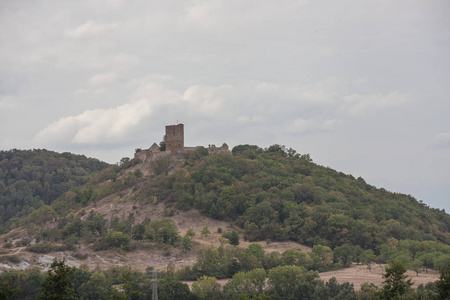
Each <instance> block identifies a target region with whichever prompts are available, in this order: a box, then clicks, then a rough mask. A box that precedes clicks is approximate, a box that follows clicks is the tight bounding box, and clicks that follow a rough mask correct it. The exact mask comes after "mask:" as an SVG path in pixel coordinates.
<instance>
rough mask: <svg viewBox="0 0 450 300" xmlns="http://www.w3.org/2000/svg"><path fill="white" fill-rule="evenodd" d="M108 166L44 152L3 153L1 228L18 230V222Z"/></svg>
mask: <svg viewBox="0 0 450 300" xmlns="http://www.w3.org/2000/svg"><path fill="white" fill-rule="evenodd" d="M108 166H109V164H107V163H104V162H101V161H99V160H98V159H93V158H87V157H86V156H84V155H74V154H71V153H62V154H59V153H56V152H52V151H48V150H45V149H35V150H17V149H13V150H9V151H0V226H5V225H6V226H8V225H11V224H13V226H15V225H14V224H15V223H16V222H17V221H18V219H19V218H21V217H24V216H26V215H28V214H29V213H31V212H32V211H34V210H36V209H38V208H40V207H42V206H43V205H51V204H52V203H53V202H54V201H55V200H56V199H57V198H58V197H59V196H61V195H63V194H64V193H65V192H67V191H69V190H70V189H73V188H78V187H81V186H83V185H84V184H86V183H87V182H88V181H89V179H90V178H91V177H92V176H93V174H94V173H95V172H97V171H100V170H102V169H104V168H106V167H108ZM16 225H17V224H16Z"/></svg>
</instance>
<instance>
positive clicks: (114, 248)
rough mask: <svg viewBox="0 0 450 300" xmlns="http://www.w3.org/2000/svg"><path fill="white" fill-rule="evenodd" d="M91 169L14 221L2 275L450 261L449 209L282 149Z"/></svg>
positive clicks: (221, 274)
mask: <svg viewBox="0 0 450 300" xmlns="http://www.w3.org/2000/svg"><path fill="white" fill-rule="evenodd" d="M43 153H44V154H45V155H49V154H48V153H47V151H43ZM32 154H33V155H34V156H35V158H34V159H35V160H36V161H39V159H38V157H39V155H38V154H39V153H37V152H32ZM52 155H57V154H52ZM67 155H68V154H61V156H67ZM34 156H33V157H34ZM54 159H56V158H54ZM65 159H68V158H65ZM15 160H17V159H15ZM10 161H11V158H8V162H10ZM13 161H14V160H13ZM88 161H89V160H88ZM64 163H65V166H68V162H66V161H64ZM92 163H93V164H94V165H93V166H91V168H92V170H91V171H92V172H88V171H87V170H86V169H83V170H84V172H81V169H80V167H75V169H78V170H79V172H78V173H77V172H74V170H73V169H71V168H70V167H67V168H65V169H64V168H56V167H53V171H52V172H49V173H48V175H47V177H46V178H53V177H51V176H56V174H60V173H61V172H62V171H58V170H60V169H61V170H65V171H64V172H65V173H68V174H80V175H83V176H84V177H80V178H79V180H80V181H79V183H80V184H79V185H76V184H75V183H76V182H77V181H75V180H74V179H72V181H70V180H69V181H66V182H71V183H72V184H73V185H71V186H70V187H68V188H65V189H60V190H57V191H58V192H56V194H55V195H54V197H53V198H51V200H49V201H47V202H45V201H44V200H42V202H41V203H40V205H39V206H38V207H37V209H35V210H32V212H31V213H30V214H28V215H26V214H25V216H24V217H22V218H14V219H10V220H9V221H8V222H9V223H8V224H9V227H6V228H7V230H6V231H8V232H6V233H5V234H4V235H2V236H1V240H2V241H3V243H2V245H3V248H4V250H2V254H0V260H1V263H2V265H3V267H4V268H8V267H14V268H20V267H23V268H31V267H32V266H44V267H45V266H49V265H50V263H51V258H52V257H58V258H67V259H68V262H70V263H71V264H73V265H74V266H82V265H85V266H86V267H87V268H88V269H91V270H93V269H97V270H108V269H110V268H111V267H113V266H115V267H121V266H127V267H130V268H132V269H135V270H140V271H142V272H144V271H145V270H146V269H147V270H148V267H156V268H157V269H159V270H167V271H169V270H172V271H171V272H174V270H173V269H174V266H171V264H173V263H176V264H177V265H176V267H175V270H176V271H175V272H176V275H177V278H179V279H183V280H193V279H196V278H199V277H201V276H204V275H207V276H214V277H217V278H227V277H228V278H229V277H231V276H233V275H234V274H235V273H236V272H239V271H250V270H253V269H255V268H259V267H261V268H264V269H266V270H270V269H271V268H274V267H276V266H282V265H292V264H293V265H298V266H299V267H302V268H306V269H308V270H313V271H320V272H323V271H328V270H336V269H339V268H342V267H346V266H350V265H351V263H352V262H355V263H365V264H367V265H369V266H370V264H371V263H372V262H377V263H389V262H391V261H393V260H398V261H401V262H402V263H404V264H405V265H407V266H408V267H409V268H410V269H413V270H415V271H416V272H420V271H421V270H422V269H425V268H431V269H437V268H438V267H442V266H446V265H447V264H448V263H449V262H450V246H449V241H450V234H449V229H450V216H449V215H448V214H447V213H445V211H443V210H439V209H433V208H430V207H428V206H427V205H426V204H424V203H421V202H419V201H417V200H416V199H414V198H413V197H412V196H410V195H403V194H398V193H391V192H389V191H386V190H384V189H382V188H376V187H374V186H371V185H370V184H367V183H366V182H365V181H364V179H362V178H354V177H353V176H352V175H347V174H344V173H341V172H338V171H335V170H332V169H330V168H327V167H323V166H320V165H317V164H315V163H314V162H313V161H312V159H311V158H310V156H309V155H308V154H305V155H300V154H298V153H297V152H296V151H295V150H293V149H286V148H285V147H284V146H280V145H273V146H270V147H268V148H266V149H262V148H259V147H257V146H253V145H239V146H236V147H235V148H233V151H232V153H218V154H209V155H208V151H207V150H206V149H205V148H202V147H199V148H198V149H197V150H195V151H193V152H190V153H188V154H186V156H185V157H174V156H170V155H161V156H158V157H157V158H155V159H152V160H147V161H145V162H142V161H140V160H139V159H137V158H134V159H131V160H130V159H127V158H124V159H122V160H121V163H120V164H118V165H112V166H108V167H106V168H104V167H105V164H103V163H99V162H96V161H95V160H94V161H92ZM87 165H89V164H87ZM44 166H45V164H42V167H43V168H44ZM29 168H33V166H29V167H28V168H27V169H29ZM55 168H56V169H55ZM24 169H25V168H23V167H22V168H21V169H19V168H18V167H17V171H15V173H16V174H19V175H20V172H18V171H21V170H24ZM27 169H25V170H27ZM10 173H14V172H10ZM28 173H30V172H29V171H28ZM8 174H9V173H8ZM46 174H47V173H46ZM24 176H25V175H20V176H19V177H20V178H25V177H24ZM8 178H12V177H11V176H10V177H8ZM9 180H11V179H9ZM22 180H23V181H24V182H22V184H29V182H33V180H32V181H27V180H25V179H22ZM53 180H54V181H55V180H56V179H53ZM62 182H64V181H62ZM83 183H85V184H84V185H82V184H83ZM8 184H10V181H8ZM5 186H6V185H5ZM48 186H50V187H52V185H48ZM9 190H11V189H9ZM53 190H55V189H53ZM16 191H17V190H16ZM59 191H60V192H59ZM19 211H21V210H19ZM17 216H18V215H17ZM11 220H13V221H11ZM233 234H236V235H237V244H238V245H239V246H238V247H232V246H230V245H228V246H227V244H229V243H232V244H233V243H236V241H235V242H232V236H233ZM243 240H244V241H243ZM293 249H296V250H293ZM205 257H210V258H209V260H208V261H209V262H210V263H212V264H213V265H210V264H209V263H207V261H206V260H205Z"/></svg>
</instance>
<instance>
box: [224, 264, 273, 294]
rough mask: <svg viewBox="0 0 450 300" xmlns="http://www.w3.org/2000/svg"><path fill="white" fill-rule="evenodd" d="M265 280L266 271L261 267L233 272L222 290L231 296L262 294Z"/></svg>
mask: <svg viewBox="0 0 450 300" xmlns="http://www.w3.org/2000/svg"><path fill="white" fill-rule="evenodd" d="M265 281H266V271H265V270H264V269H262V268H258V269H253V270H251V271H248V272H239V273H236V274H234V276H233V278H232V279H231V280H229V281H228V282H227V284H226V285H225V286H224V288H223V289H224V291H225V292H226V293H228V294H231V295H233V296H235V297H236V296H240V295H245V296H247V297H253V296H256V295H259V294H262V292H263V291H264V286H265Z"/></svg>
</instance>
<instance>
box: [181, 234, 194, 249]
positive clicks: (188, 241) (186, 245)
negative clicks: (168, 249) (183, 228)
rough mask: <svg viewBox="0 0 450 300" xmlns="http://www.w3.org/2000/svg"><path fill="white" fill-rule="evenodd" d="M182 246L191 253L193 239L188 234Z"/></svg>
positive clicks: (182, 241)
mask: <svg viewBox="0 0 450 300" xmlns="http://www.w3.org/2000/svg"><path fill="white" fill-rule="evenodd" d="M181 246H182V248H183V250H184V251H186V252H189V251H191V249H192V238H191V237H190V236H188V235H187V234H186V235H185V236H184V237H183V239H182V240H181Z"/></svg>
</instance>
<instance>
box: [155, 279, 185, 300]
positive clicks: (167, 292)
mask: <svg viewBox="0 0 450 300" xmlns="http://www.w3.org/2000/svg"><path fill="white" fill-rule="evenodd" d="M158 294H159V295H158V296H159V298H158V299H161V300H172V299H186V300H187V299H189V298H190V296H191V292H190V291H189V287H188V285H187V284H185V283H182V282H180V281H178V280H176V279H175V278H173V277H166V278H162V279H161V280H160V281H159V286H158Z"/></svg>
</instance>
